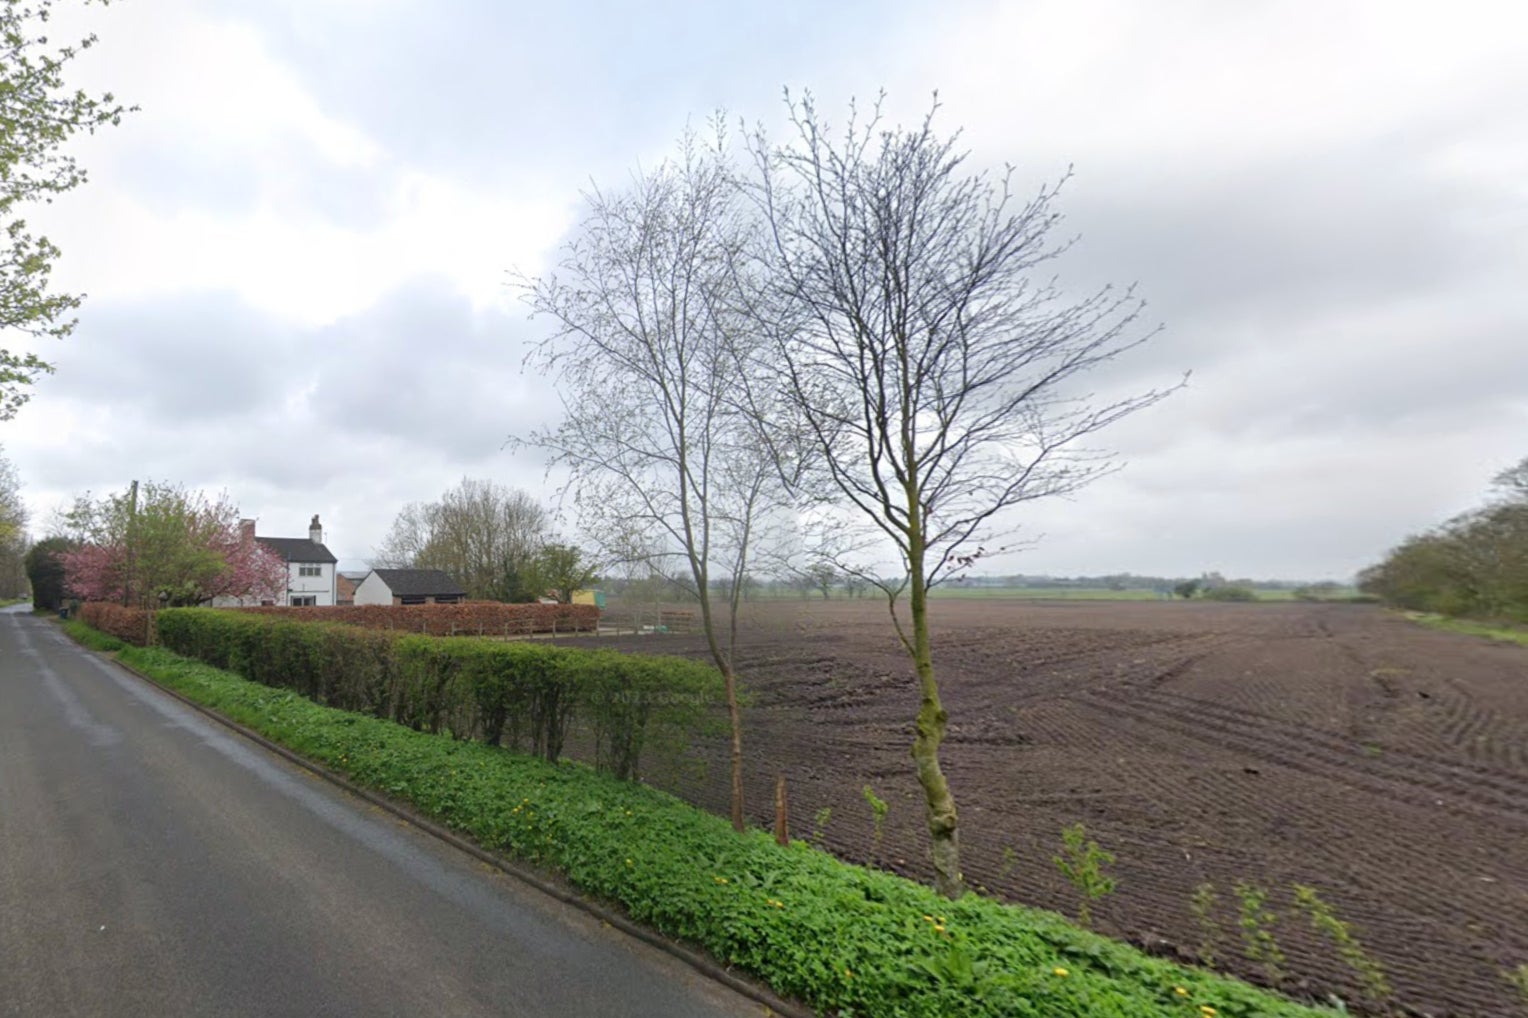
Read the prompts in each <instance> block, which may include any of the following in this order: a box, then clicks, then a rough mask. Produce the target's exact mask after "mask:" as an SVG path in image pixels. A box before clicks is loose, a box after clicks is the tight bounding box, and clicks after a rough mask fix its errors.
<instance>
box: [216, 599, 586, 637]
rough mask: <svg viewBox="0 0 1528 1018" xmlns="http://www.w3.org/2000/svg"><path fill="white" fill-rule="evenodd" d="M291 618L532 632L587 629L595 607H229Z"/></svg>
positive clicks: (426, 632)
mask: <svg viewBox="0 0 1528 1018" xmlns="http://www.w3.org/2000/svg"><path fill="white" fill-rule="evenodd" d="M233 610H235V611H239V612H245V613H248V614H250V615H264V616H268V617H271V618H277V619H285V620H287V621H296V622H335V623H339V624H341V625H346V626H359V627H361V628H363V629H385V630H389V631H396V632H400V633H418V634H419V635H421V636H530V635H532V634H534V633H592V632H594V631H595V630H596V629H598V628H599V622H600V610H599V609H598V608H596V607H595V606H594V605H592V604H503V603H501V602H498V601H466V602H463V603H462V604H402V605H392V604H355V605H333V606H329V605H326V606H324V607H321V608H312V607H310V608H291V607H287V606H285V605H274V606H272V605H265V606H262V607H259V608H238V609H233Z"/></svg>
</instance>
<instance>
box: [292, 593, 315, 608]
mask: <svg viewBox="0 0 1528 1018" xmlns="http://www.w3.org/2000/svg"><path fill="white" fill-rule="evenodd" d="M317 604H318V598H316V597H314V596H313V595H312V594H295V595H293V596H292V607H293V608H313V607H315V606H317Z"/></svg>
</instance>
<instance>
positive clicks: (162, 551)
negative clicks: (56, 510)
mask: <svg viewBox="0 0 1528 1018" xmlns="http://www.w3.org/2000/svg"><path fill="white" fill-rule="evenodd" d="M65 520H66V524H67V526H68V528H69V529H70V530H71V531H72V532H73V535H72V536H74V537H76V538H77V539H78V540H79V541H80V542H81V544H80V547H79V548H78V549H77V550H75V551H72V552H68V553H66V554H65V555H64V556H62V558H63V563H64V577H65V584H66V586H67V587H68V589H69V590H70V592H72V593H73V594H74V596H76V597H80V598H83V599H85V600H90V601H116V602H120V603H122V604H135V605H141V606H144V607H153V606H157V605H161V604H168V605H174V606H182V605H197V604H206V603H207V602H209V601H211V600H212V599H213V598H215V597H239V598H251V599H255V600H277V599H279V598H280V597H281V595H282V594H283V592H284V591H285V590H286V583H287V568H286V563H285V562H283V561H282V559H281V557H280V556H279V555H277V554H275V553H274V552H273V551H271V550H270V549H269V548H267V547H266V546H265V545H263V544H260V543H259V542H258V541H256V540H255V539H254V536H253V535H252V534H247V533H244V532H243V531H241V529H240V527H239V510H238V507H237V506H235V505H234V504H233V503H232V502H231V501H229V499H228V496H227V495H226V494H222V495H219V496H218V497H217V499H216V500H209V499H208V498H207V497H206V496H205V495H203V494H202V493H201V492H188V491H186V490H185V489H184V488H182V487H180V486H179V485H171V484H164V483H157V482H154V481H149V482H147V483H146V484H144V485H143V486H142V488H141V489H140V488H139V487H138V486H137V485H136V484H135V485H134V486H133V487H132V488H130V489H128V491H126V492H122V493H119V494H113V495H107V496H105V497H104V498H101V499H94V498H92V497H91V496H90V495H89V494H88V493H87V494H86V495H84V496H82V497H80V498H78V499H76V500H75V504H74V507H73V508H72V509H71V510H70V511H69V512H68V513H66V514H65Z"/></svg>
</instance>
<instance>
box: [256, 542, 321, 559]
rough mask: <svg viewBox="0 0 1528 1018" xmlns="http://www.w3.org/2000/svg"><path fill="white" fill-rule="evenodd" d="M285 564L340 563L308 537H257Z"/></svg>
mask: <svg viewBox="0 0 1528 1018" xmlns="http://www.w3.org/2000/svg"><path fill="white" fill-rule="evenodd" d="M255 540H257V541H259V542H260V543H261V544H263V545H265V546H266V547H267V548H269V549H270V550H271V551H273V552H275V553H276V554H277V555H280V556H281V558H282V561H284V562H331V563H333V562H338V561H339V559H337V558H335V557H334V552H332V551H330V550H329V549H328V548H326V547H324V546H323V545H321V544H319V543H318V542H317V541H314V540H312V539H311V538H307V537H256V538H255Z"/></svg>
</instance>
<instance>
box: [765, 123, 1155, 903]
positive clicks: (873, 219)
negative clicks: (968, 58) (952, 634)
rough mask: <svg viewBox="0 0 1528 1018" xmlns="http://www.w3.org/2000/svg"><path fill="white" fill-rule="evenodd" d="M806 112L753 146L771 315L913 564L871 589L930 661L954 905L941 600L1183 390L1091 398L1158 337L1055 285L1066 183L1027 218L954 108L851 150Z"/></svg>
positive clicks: (928, 683) (840, 456) (791, 375)
mask: <svg viewBox="0 0 1528 1018" xmlns="http://www.w3.org/2000/svg"><path fill="white" fill-rule="evenodd" d="M786 102H787V105H788V106H789V109H790V114H791V121H792V124H793V125H794V132H793V134H792V137H791V139H790V141H789V143H788V144H786V145H783V146H774V145H772V144H771V143H770V142H769V140H768V139H767V138H765V137H764V135H763V133H762V132H761V131H760V132H755V133H754V134H752V135H751V137H750V139H749V147H750V149H751V150H752V152H753V155H754V159H755V164H756V166H757V169H758V178H757V183H756V186H755V188H754V191H753V193H754V195H755V197H756V199H757V206H758V208H759V209H760V210H761V212H762V215H763V217H764V218H765V219H767V221H768V225H769V230H768V238H769V240H768V245H767V248H766V250H765V251H764V253H763V254H762V255H761V257H762V258H763V260H764V261H765V262H766V263H767V266H768V268H767V275H768V277H769V278H770V280H771V282H772V284H773V289H772V291H771V293H770V295H769V299H766V300H763V301H761V302H760V303H758V304H756V305H755V309H756V311H758V312H759V313H760V322H759V327H760V328H761V329H762V330H764V331H766V332H767V333H769V334H770V335H772V336H773V337H774V340H775V342H774V344H773V346H772V348H771V349H770V350H769V354H768V355H769V358H770V360H771V361H772V362H773V363H774V364H777V365H779V367H780V370H781V372H782V373H783V383H782V387H783V390H784V392H785V393H786V394H787V396H788V399H789V401H790V403H791V404H792V407H793V411H794V414H795V415H796V416H797V418H798V419H800V420H802V421H804V422H805V424H806V426H807V428H808V430H809V433H810V436H811V443H812V445H813V446H815V451H816V453H817V455H818V457H819V460H818V462H819V463H820V471H819V472H818V473H817V474H816V475H815V477H816V482H817V488H818V490H819V491H820V490H831V491H832V492H833V495H834V499H835V500H836V501H837V502H839V503H840V504H841V505H843V506H845V508H846V509H849V507H852V509H849V516H851V517H857V518H858V519H860V520H861V521H863V522H865V523H867V524H868V525H869V526H871V527H873V528H874V532H875V533H876V534H877V538H876V539H877V540H878V541H879V542H881V544H882V546H883V547H886V548H887V549H888V550H889V549H894V550H895V556H896V558H897V559H898V560H899V565H900V568H898V569H893V570H890V571H889V573H888V574H889V575H891V576H892V577H894V578H893V579H891V580H886V579H880V580H876V577H875V574H874V573H873V572H872V571H870V570H869V569H867V568H865V567H863V566H861V567H858V568H857V569H856V570H855V571H856V572H858V573H859V575H861V576H863V577H865V578H866V579H869V580H873V581H875V582H877V585H878V586H880V587H881V589H882V590H883V592H884V593H885V594H886V596H887V603H888V607H889V608H890V613H891V617H892V620H893V623H894V625H895V627H896V632H897V635H898V637H899V638H900V640H901V644H902V647H903V649H904V650H905V651H906V653H907V655H908V657H909V658H910V659H911V663H912V667H913V671H914V674H915V676H916V681H917V684H918V689H919V694H920V700H921V702H920V706H919V709H918V713H917V720H916V734H915V735H914V739H913V745H912V756H913V759H914V761H915V764H916V769H917V774H918V780H919V782H920V784H921V785H922V788H923V793H924V797H925V800H926V804H927V821H928V829H929V834H930V837H931V856H932V860H933V866H934V872H935V886H936V888H937V889H938V890H939V891H940V892H942V893H943V894H946V895H949V896H951V897H954V896H957V895H959V894H960V893H961V892H962V889H963V878H962V876H961V870H960V845H959V837H958V815H957V812H956V806H955V797H954V795H953V794H952V793H951V791H950V787H949V784H948V782H947V781H946V779H945V775H944V772H943V770H942V768H941V766H940V761H939V746H940V743H941V742H942V740H943V739H944V736H945V731H946V725H947V714H946V712H945V708H944V705H943V703H942V701H941V699H940V694H939V683H938V682H937V680H936V678H935V671H934V655H933V647H932V641H931V639H930V635H929V622H928V596H929V590H930V588H932V587H934V586H935V585H936V584H938V583H939V582H940V580H942V579H944V578H946V577H948V576H949V575H950V574H951V572H952V571H954V570H958V569H959V568H960V567H961V566H963V565H966V564H969V563H970V562H971V561H972V560H973V559H974V558H976V557H978V556H980V555H982V554H984V553H986V549H987V548H988V547H990V546H991V542H993V541H997V540H1000V539H1001V538H1002V535H1004V534H1010V533H1012V521H1011V518H1010V517H1009V514H1008V513H1007V511H1008V510H1011V509H1013V508H1014V507H1016V506H1018V505H1020V504H1022V503H1025V502H1029V501H1033V500H1035V499H1038V498H1046V497H1051V496H1057V495H1063V494H1066V493H1069V492H1073V491H1076V490H1077V489H1078V488H1080V487H1082V486H1083V485H1084V484H1086V483H1087V482H1089V481H1090V480H1092V479H1094V478H1096V477H1098V476H1099V475H1100V474H1101V473H1103V472H1105V471H1106V470H1108V469H1110V468H1111V465H1110V464H1109V463H1108V462H1107V461H1106V460H1104V459H1101V458H1099V457H1098V456H1097V455H1095V454H1089V453H1087V452H1083V451H1081V450H1080V449H1079V447H1078V445H1077V443H1078V441H1079V440H1080V439H1083V438H1085V437H1086V436H1089V435H1092V434H1094V433H1095V432H1097V431H1099V430H1100V429H1102V428H1104V427H1106V426H1107V425H1109V424H1112V423H1114V422H1116V421H1118V420H1120V419H1121V418H1123V417H1125V416H1127V415H1129V414H1131V413H1134V412H1135V411H1137V410H1140V409H1142V408H1144V407H1147V406H1150V405H1151V404H1153V403H1155V402H1157V401H1158V400H1159V399H1161V398H1162V397H1163V396H1164V395H1165V394H1166V393H1165V392H1162V391H1150V392H1146V393H1143V394H1141V395H1137V396H1132V397H1128V398H1124V399H1118V400H1114V401H1097V402H1095V401H1093V400H1091V399H1089V398H1088V397H1087V396H1086V395H1085V394H1084V392H1083V390H1080V389H1078V388H1077V385H1076V381H1075V380H1076V376H1078V375H1080V374H1082V373H1084V372H1087V371H1088V370H1089V369H1092V368H1095V367H1097V366H1099V365H1100V364H1103V363H1104V362H1106V361H1109V360H1111V359H1112V358H1114V357H1117V356H1118V355H1119V354H1121V353H1122V352H1124V351H1126V350H1128V349H1130V348H1131V347H1133V346H1135V345H1137V344H1139V343H1141V342H1143V341H1144V340H1145V339H1146V338H1147V337H1148V336H1149V335H1150V333H1149V332H1146V333H1141V332H1138V330H1137V329H1136V324H1137V316H1138V314H1139V312H1140V308H1141V304H1140V302H1139V301H1138V300H1136V299H1135V297H1134V296H1133V295H1132V293H1131V292H1130V291H1125V292H1124V293H1115V292H1113V291H1111V290H1107V289H1106V290H1104V291H1103V292H1101V293H1097V294H1094V295H1093V296H1091V297H1086V298H1083V299H1081V300H1073V299H1068V298H1067V297H1065V296H1064V295H1063V294H1062V293H1061V292H1059V291H1058V290H1057V289H1056V288H1055V287H1054V286H1053V284H1051V283H1049V282H1046V281H1045V280H1043V279H1037V278H1036V276H1035V272H1036V270H1038V269H1040V268H1041V267H1042V266H1044V265H1045V264H1046V263H1048V262H1050V261H1051V260H1052V259H1054V258H1055V257H1056V256H1057V255H1058V254H1060V253H1061V252H1062V251H1063V250H1065V248H1066V245H1065V244H1057V243H1056V242H1055V241H1054V240H1053V239H1052V237H1051V234H1052V232H1053V230H1054V228H1055V226H1056V224H1057V222H1058V220H1059V215H1058V213H1057V212H1056V211H1055V209H1054V204H1055V200H1056V197H1057V193H1058V189H1059V185H1057V186H1056V187H1048V188H1042V189H1041V190H1040V191H1039V192H1038V193H1037V194H1035V195H1034V196H1033V197H1031V198H1030V199H1029V200H1028V201H1017V200H1015V199H1014V197H1013V194H1012V191H1011V187H1010V184H1011V181H1010V175H1006V174H1005V175H1003V176H1001V177H996V178H994V177H990V176H988V175H985V174H982V173H973V172H971V171H969V170H968V169H966V168H965V166H964V156H963V154H962V153H960V152H959V151H957V150H956V148H955V138H954V137H944V138H941V137H940V136H939V135H938V134H936V132H935V130H934V118H935V114H936V113H937V110H938V103H937V101H936V102H935V104H934V107H933V108H932V109H931V110H930V112H929V114H928V116H927V117H926V118H925V119H924V120H923V122H922V123H921V124H920V125H919V126H916V127H914V128H912V129H910V130H909V129H902V128H890V127H887V126H885V125H884V124H883V123H882V120H881V116H880V107H879V104H877V105H876V107H875V108H874V109H873V110H872V111H871V112H870V115H869V117H868V118H862V117H859V116H858V115H857V114H856V113H855V112H854V111H853V110H852V109H851V113H850V116H849V119H848V123H847V125H846V126H845V127H844V128H843V129H842V130H841V131H840V132H838V133H836V134H831V135H830V133H829V129H828V127H827V126H826V124H825V123H824V121H823V119H822V118H821V117H820V116H819V114H818V111H817V110H816V108H815V107H814V105H813V103H812V100H811V97H810V96H807V97H805V98H803V99H801V100H799V101H797V100H793V99H792V98H791V97H790V96H789V94H787V96H786ZM850 568H855V567H854V566H852V565H851V566H850ZM904 591H905V592H906V596H907V617H906V618H904V617H903V616H902V615H901V614H899V612H898V600H899V598H900V596H901V594H902V593H903V592H904Z"/></svg>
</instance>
